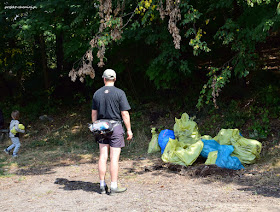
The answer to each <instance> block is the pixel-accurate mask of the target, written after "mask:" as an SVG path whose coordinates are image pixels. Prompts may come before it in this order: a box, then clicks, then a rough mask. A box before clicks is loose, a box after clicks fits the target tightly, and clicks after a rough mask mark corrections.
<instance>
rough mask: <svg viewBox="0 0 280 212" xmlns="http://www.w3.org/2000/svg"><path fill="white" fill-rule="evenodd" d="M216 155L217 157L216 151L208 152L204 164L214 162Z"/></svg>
mask: <svg viewBox="0 0 280 212" xmlns="http://www.w3.org/2000/svg"><path fill="white" fill-rule="evenodd" d="M217 157H218V151H213V152H209V154H208V157H207V160H206V161H205V164H206V165H212V164H216V160H217Z"/></svg>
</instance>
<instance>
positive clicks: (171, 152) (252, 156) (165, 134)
mask: <svg viewBox="0 0 280 212" xmlns="http://www.w3.org/2000/svg"><path fill="white" fill-rule="evenodd" d="M151 133H152V139H151V141H150V143H149V148H148V153H154V152H159V151H161V154H162V155H161V159H162V160H163V161H164V162H169V163H174V164H178V165H184V166H189V165H192V164H193V163H194V162H195V161H196V159H197V158H198V157H199V156H201V157H203V158H205V159H206V162H205V164H206V165H211V164H216V165H217V166H218V167H221V168H227V169H233V170H239V169H244V166H243V164H252V163H254V162H255V161H256V160H257V159H258V158H259V156H260V153H261V149H262V144H261V143H260V142H259V141H257V140H253V139H247V138H244V137H243V136H242V135H241V134H240V132H239V130H238V129H221V130H220V132H219V133H218V135H216V136H215V137H214V138H212V137H211V136H209V135H204V136H201V135H200V133H199V131H198V126H197V123H196V122H195V121H193V120H191V119H190V117H189V115H188V114H187V113H184V114H182V116H181V119H177V118H175V124H174V131H173V130H169V129H165V130H162V131H161V132H160V133H159V134H157V132H156V129H155V128H152V130H151Z"/></svg>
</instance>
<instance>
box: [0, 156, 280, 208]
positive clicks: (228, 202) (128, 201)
mask: <svg viewBox="0 0 280 212" xmlns="http://www.w3.org/2000/svg"><path fill="white" fill-rule="evenodd" d="M155 163H158V161H152V160H147V159H143V160H140V159H139V160H126V161H121V162H120V168H121V170H120V184H121V185H122V186H125V187H127V188H128V190H127V192H125V193H122V194H118V195H115V196H109V195H106V194H105V195H101V194H99V180H98V172H97V163H96V162H87V163H83V164H64V165H61V166H54V167H40V168H32V169H29V170H28V169H27V170H25V169H17V168H14V169H13V170H10V172H11V173H14V174H15V175H12V176H11V177H3V178H1V182H0V190H1V192H0V211H114V212H116V211H122V212H125V211H221V210H223V211H227V212H229V211H238V212H240V211H254V212H256V211H262V212H264V211H275V212H276V211H277V212H278V211H280V201H279V197H280V195H279V190H276V193H275V192H274V193H273V192H272V191H271V193H269V192H266V193H265V192H259V191H261V190H258V189H257V187H254V185H251V184H250V183H244V180H243V181H242V179H241V178H242V177H240V176H241V175H240V174H239V175H229V172H227V175H224V176H223V175H217V173H216V174H215V176H214V174H213V173H212V174H211V173H210V174H209V175H208V176H206V177H201V176H194V175H193V174H190V173H194V172H193V171H191V169H183V170H179V171H178V170H175V171H174V170H170V169H169V168H166V167H163V166H161V165H159V166H157V167H156V166H154V164H155ZM213 176H214V177H213ZM242 176H246V175H242ZM226 178H227V180H225V179H226ZM237 178H238V179H239V181H236V180H234V179H237ZM108 179H109V176H108ZM248 179H250V178H246V180H247V181H248ZM246 180H245V181H246ZM241 181H242V182H243V183H238V182H241ZM107 183H109V181H108V182H107ZM279 187H280V186H279ZM276 189H277V188H276ZM274 191H275V187H274ZM277 194H278V195H277Z"/></svg>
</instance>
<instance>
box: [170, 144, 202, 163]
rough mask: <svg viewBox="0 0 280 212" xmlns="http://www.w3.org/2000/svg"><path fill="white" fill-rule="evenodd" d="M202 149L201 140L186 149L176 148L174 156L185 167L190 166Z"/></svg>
mask: <svg viewBox="0 0 280 212" xmlns="http://www.w3.org/2000/svg"><path fill="white" fill-rule="evenodd" d="M202 149H203V142H202V141H201V140H198V141H197V142H196V143H194V144H191V145H190V146H188V147H187V148H183V147H178V148H176V150H175V155H177V156H178V157H179V158H180V159H181V161H183V162H184V164H185V166H190V165H192V164H193V163H194V162H195V160H196V159H197V158H198V156H199V155H200V153H201V151H202Z"/></svg>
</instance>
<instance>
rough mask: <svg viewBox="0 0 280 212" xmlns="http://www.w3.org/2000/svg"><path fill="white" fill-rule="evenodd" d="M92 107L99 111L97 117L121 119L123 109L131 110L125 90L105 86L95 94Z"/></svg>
mask: <svg viewBox="0 0 280 212" xmlns="http://www.w3.org/2000/svg"><path fill="white" fill-rule="evenodd" d="M92 109H93V110H97V111H98V117H97V119H111V120H115V121H121V120H122V117H121V111H126V110H130V105H129V103H128V101H127V98H126V95H125V93H124V91H123V90H121V89H119V88H116V87H115V86H103V87H102V88H100V89H98V90H97V91H96V92H95V93H94V95H93V100H92Z"/></svg>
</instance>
